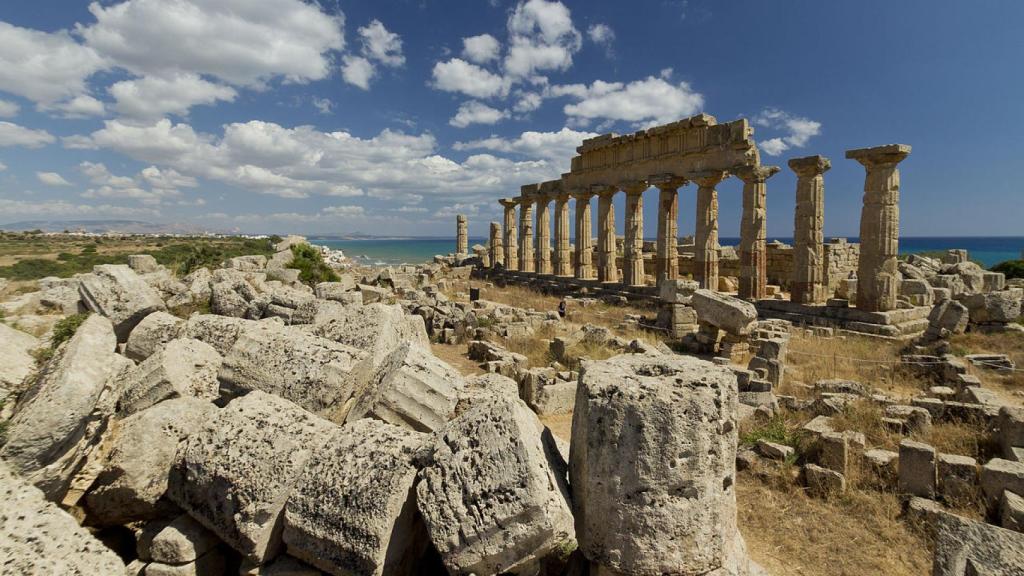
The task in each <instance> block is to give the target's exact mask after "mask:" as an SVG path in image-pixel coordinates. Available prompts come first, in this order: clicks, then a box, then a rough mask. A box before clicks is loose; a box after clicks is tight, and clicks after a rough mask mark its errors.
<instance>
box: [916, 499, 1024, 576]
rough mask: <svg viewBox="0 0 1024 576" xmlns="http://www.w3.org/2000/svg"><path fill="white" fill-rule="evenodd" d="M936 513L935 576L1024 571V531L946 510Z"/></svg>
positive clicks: (933, 566)
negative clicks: (1001, 526) (1023, 532)
mask: <svg viewBox="0 0 1024 576" xmlns="http://www.w3.org/2000/svg"><path fill="white" fill-rule="evenodd" d="M933 514H934V515H935V521H934V524H933V528H934V531H935V556H934V561H933V563H932V572H931V573H932V576H965V575H968V574H977V575H979V576H980V575H989V574H991V575H1004V574H1005V575H1009V574H1024V534H1021V533H1020V532H1014V531H1012V530H1006V529H1005V528H999V527H998V526H993V525H992V524H986V523H984V522H976V521H974V520H968V519H967V518H963V517H961V516H956V515H954V514H950V513H948V512H944V511H942V510H938V511H935V512H933Z"/></svg>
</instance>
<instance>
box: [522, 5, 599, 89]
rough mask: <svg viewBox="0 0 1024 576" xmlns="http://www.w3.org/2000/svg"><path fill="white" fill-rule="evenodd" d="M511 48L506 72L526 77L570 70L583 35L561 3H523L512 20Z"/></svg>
mask: <svg viewBox="0 0 1024 576" xmlns="http://www.w3.org/2000/svg"><path fill="white" fill-rule="evenodd" d="M508 31H509V35H510V39H509V50H508V54H507V55H506V56H505V62H504V66H505V73H506V74H507V75H509V76H512V77H514V78H526V77H529V76H531V75H533V74H534V73H535V72H537V71H542V70H563V71H564V70H567V69H568V68H569V67H570V66H572V55H573V54H574V53H575V52H577V51H579V49H580V46H581V44H582V36H581V35H580V33H579V31H578V30H576V27H575V26H573V23H572V15H571V13H570V12H569V9H568V8H566V6H565V5H564V4H562V3H561V2H548V1H547V0H527V1H526V2H520V3H519V4H518V5H517V6H516V8H515V10H514V11H513V12H512V14H511V16H509V19H508Z"/></svg>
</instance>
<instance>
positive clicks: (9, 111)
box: [0, 100, 21, 118]
mask: <svg viewBox="0 0 1024 576" xmlns="http://www.w3.org/2000/svg"><path fill="white" fill-rule="evenodd" d="M20 111H21V106H18V104H17V103H16V102H11V101H9V100H0V118H13V117H15V116H17V115H18V112H20Z"/></svg>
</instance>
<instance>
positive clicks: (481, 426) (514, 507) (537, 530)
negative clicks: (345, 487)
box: [416, 396, 574, 575]
mask: <svg viewBox="0 0 1024 576" xmlns="http://www.w3.org/2000/svg"><path fill="white" fill-rule="evenodd" d="M542 434H543V426H542V425H541V423H540V421H539V420H538V419H537V416H536V415H535V414H534V413H533V412H532V411H531V410H530V409H529V407H527V406H526V404H525V403H524V402H522V401H521V400H519V399H517V398H509V397H507V396H495V397H494V398H493V399H492V400H490V401H488V402H480V403H477V404H475V405H474V406H472V407H471V408H470V409H469V410H468V411H466V412H464V413H463V414H461V415H459V416H458V417H457V418H456V419H454V420H452V421H451V422H449V423H448V425H447V426H445V428H444V429H443V431H441V432H440V433H439V436H438V437H437V440H436V443H435V446H434V453H433V457H432V458H431V460H430V463H429V464H428V465H427V466H426V467H424V469H423V471H422V473H421V477H420V483H419V484H418V485H417V488H416V491H417V505H418V507H419V510H420V512H421V513H422V514H423V518H424V520H425V521H426V524H427V528H428V531H429V533H430V538H431V540H432V541H433V543H434V546H435V547H436V548H437V550H438V552H440V553H441V558H442V560H443V561H444V564H445V567H446V568H447V569H448V571H449V573H450V574H453V575H467V574H471V573H475V574H498V573H502V572H509V571H511V572H514V571H515V570H516V568H517V567H521V566H524V565H528V564H529V563H531V562H533V561H536V560H538V559H540V558H542V557H544V556H545V555H547V554H548V553H550V552H551V551H553V550H555V549H556V548H558V547H560V546H566V545H569V544H571V542H572V540H573V538H574V531H573V520H572V513H571V511H570V509H569V503H568V498H569V495H568V489H567V486H566V483H565V478H564V476H563V475H562V474H560V473H559V472H558V471H560V470H561V469H562V467H563V466H564V463H563V462H562V461H561V457H560V456H559V455H558V451H557V448H556V447H555V446H554V445H553V444H551V443H545V442H544V441H543V440H542Z"/></svg>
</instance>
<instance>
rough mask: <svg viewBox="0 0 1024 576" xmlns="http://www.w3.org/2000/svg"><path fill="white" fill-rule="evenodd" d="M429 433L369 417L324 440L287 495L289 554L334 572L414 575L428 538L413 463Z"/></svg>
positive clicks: (286, 528) (285, 534) (376, 575)
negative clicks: (420, 507)
mask: <svg viewBox="0 0 1024 576" xmlns="http://www.w3.org/2000/svg"><path fill="white" fill-rule="evenodd" d="M428 438H429V437H428V436H427V435H426V434H423V433H420V432H413V431H411V430H409V429H407V428H402V427H400V426H394V425H392V424H387V423H385V422H381V421H378V420H372V419H364V420H359V421H357V422H354V423H352V424H350V425H348V426H346V427H345V428H343V429H342V430H340V431H338V432H337V433H336V434H335V435H334V436H333V437H331V438H329V439H324V441H323V442H322V443H321V446H320V447H318V448H317V449H316V450H315V451H314V453H313V455H312V457H311V458H310V459H309V461H308V463H307V465H306V468H305V470H304V471H303V472H302V474H301V475H300V476H299V480H298V483H297V484H296V485H295V489H294V490H293V491H292V494H291V496H290V497H289V498H288V503H287V505H286V508H285V519H284V532H283V536H284V542H285V544H286V545H287V546H288V553H289V554H291V555H293V556H296V557H298V558H300V559H302V560H304V561H306V562H308V563H310V564H312V565H313V566H316V567H318V568H320V569H322V570H324V571H326V572H329V573H331V574H338V575H349V574H362V575H366V576H370V575H375V576H381V575H388V576H390V575H396V576H399V575H401V574H412V573H414V571H413V569H414V568H415V565H416V562H417V561H418V560H419V557H420V556H421V555H422V553H423V551H424V550H425V548H426V546H427V543H428V538H427V534H426V530H425V527H424V526H423V521H422V519H421V518H420V517H419V515H418V514H417V512H416V499H415V495H414V493H413V484H414V481H415V479H416V473H417V468H416V466H415V465H414V463H413V462H414V457H415V455H416V453H417V451H418V450H419V449H420V448H421V447H422V445H423V444H424V442H425V441H426V440H427V439H428Z"/></svg>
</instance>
